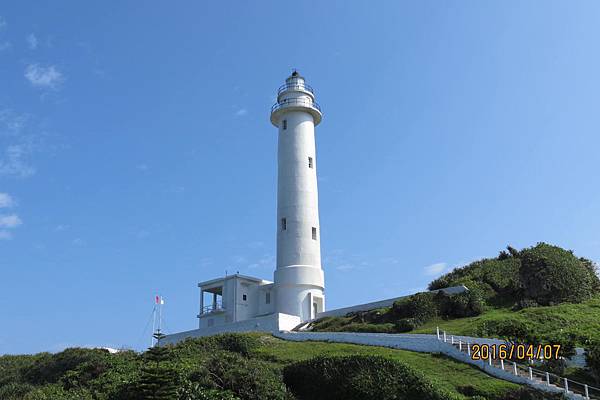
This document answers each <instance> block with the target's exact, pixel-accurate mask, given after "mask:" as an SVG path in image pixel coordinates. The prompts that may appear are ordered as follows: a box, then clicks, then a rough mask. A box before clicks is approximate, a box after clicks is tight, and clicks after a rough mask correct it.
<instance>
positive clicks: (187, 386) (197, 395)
mask: <svg viewBox="0 0 600 400" xmlns="http://www.w3.org/2000/svg"><path fill="white" fill-rule="evenodd" d="M177 396H178V397H177V398H178V400H238V399H239V397H236V396H235V395H234V394H233V393H232V392H230V391H228V390H219V389H209V388H205V387H202V385H200V384H198V383H194V382H190V381H185V382H183V383H182V385H181V386H180V387H179V389H178V391H177Z"/></svg>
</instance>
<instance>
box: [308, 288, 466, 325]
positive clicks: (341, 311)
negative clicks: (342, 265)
mask: <svg viewBox="0 0 600 400" xmlns="http://www.w3.org/2000/svg"><path fill="white" fill-rule="evenodd" d="M440 290H441V291H442V292H444V293H446V294H457V293H462V292H464V291H467V290H468V289H467V288H466V287H465V286H452V287H449V288H444V289H439V290H432V291H430V292H429V293H437V292H439V291H440ZM410 296H412V295H408V296H401V297H394V298H391V299H386V300H380V301H374V302H372V303H365V304H359V305H356V306H351V307H344V308H337V309H335V310H329V311H325V312H322V313H319V314H318V315H317V318H323V317H343V316H344V315H346V314H348V313H350V312H357V311H369V310H375V309H377V308H383V307H391V306H392V304H394V302H395V301H397V300H401V299H405V298H407V297H410Z"/></svg>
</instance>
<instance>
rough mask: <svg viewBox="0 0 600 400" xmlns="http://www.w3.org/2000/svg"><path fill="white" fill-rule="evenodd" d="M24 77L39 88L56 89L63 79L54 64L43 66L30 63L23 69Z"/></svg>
mask: <svg viewBox="0 0 600 400" xmlns="http://www.w3.org/2000/svg"><path fill="white" fill-rule="evenodd" d="M25 78H27V80H28V81H29V82H30V83H31V84H32V85H33V86H34V87H39V88H49V89H57V88H58V87H59V86H60V85H61V84H62V83H63V82H64V80H65V78H64V76H63V74H62V73H61V72H60V71H59V70H57V69H56V67H55V66H54V65H51V66H49V67H43V66H40V65H38V64H30V65H28V66H27V68H26V69H25Z"/></svg>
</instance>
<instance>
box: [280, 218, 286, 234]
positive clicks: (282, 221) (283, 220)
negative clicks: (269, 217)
mask: <svg viewBox="0 0 600 400" xmlns="http://www.w3.org/2000/svg"><path fill="white" fill-rule="evenodd" d="M286 229H287V219H285V218H281V230H282V231H285V230H286Z"/></svg>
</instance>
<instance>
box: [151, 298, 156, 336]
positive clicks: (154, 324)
mask: <svg viewBox="0 0 600 400" xmlns="http://www.w3.org/2000/svg"><path fill="white" fill-rule="evenodd" d="M155 329H156V304H155V305H154V307H153V308H152V334H151V335H150V347H154V331H155Z"/></svg>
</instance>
